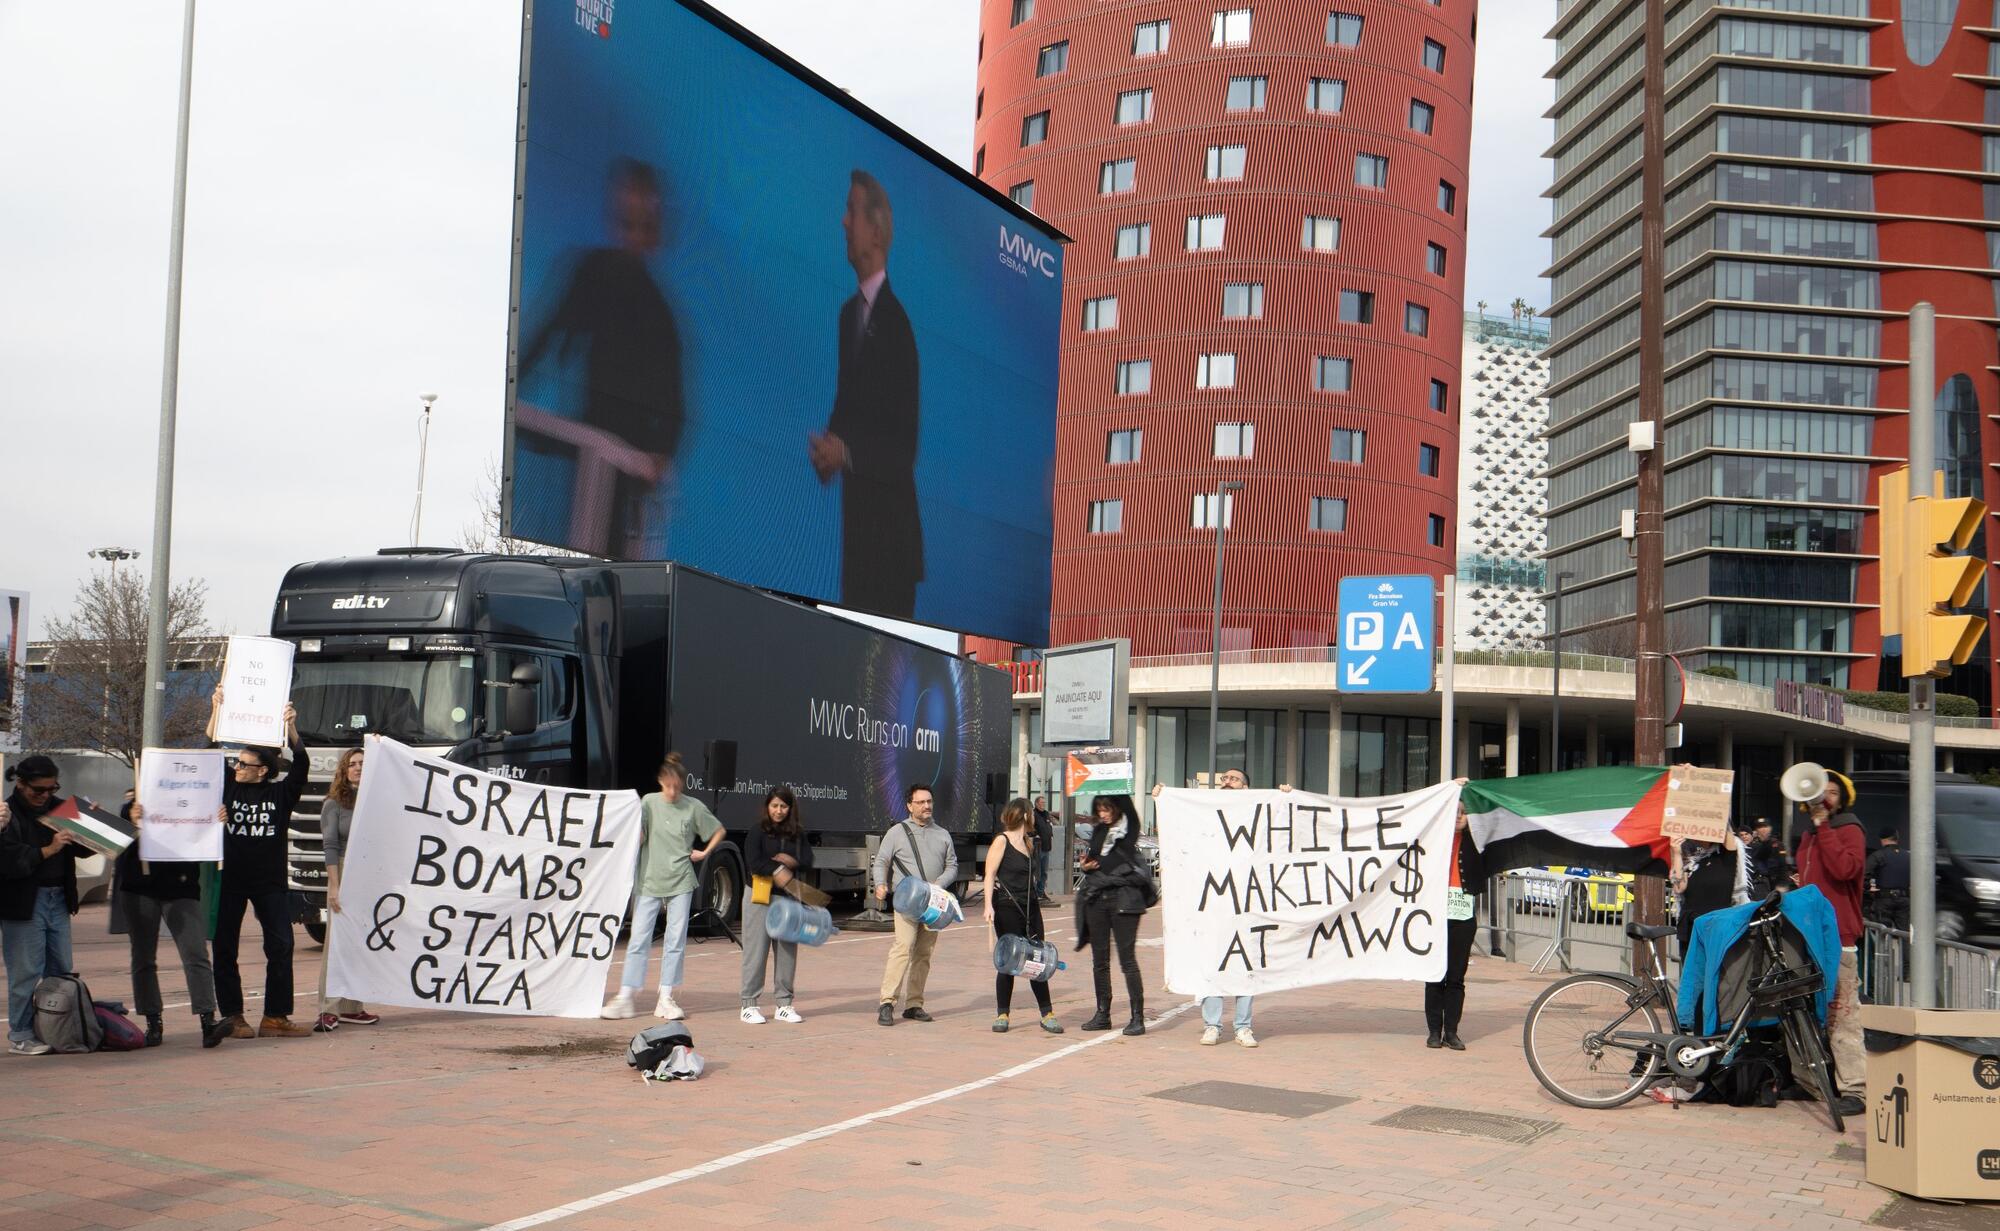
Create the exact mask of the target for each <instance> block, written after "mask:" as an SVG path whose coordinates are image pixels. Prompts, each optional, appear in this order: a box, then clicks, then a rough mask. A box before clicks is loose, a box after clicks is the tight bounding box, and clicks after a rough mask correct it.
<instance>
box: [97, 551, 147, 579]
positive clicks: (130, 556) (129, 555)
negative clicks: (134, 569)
mask: <svg viewBox="0 0 2000 1231" xmlns="http://www.w3.org/2000/svg"><path fill="white" fill-rule="evenodd" d="M85 554H87V555H88V556H89V557H90V558H91V559H93V560H107V561H109V562H110V564H111V575H112V577H114V578H115V577H117V576H118V565H119V563H120V562H121V561H125V560H137V559H138V558H139V553H138V552H136V551H133V550H132V549H131V548H130V547H93V548H91V549H90V551H88V552H87V553H85Z"/></svg>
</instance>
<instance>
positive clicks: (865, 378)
mask: <svg viewBox="0 0 2000 1231" xmlns="http://www.w3.org/2000/svg"><path fill="white" fill-rule="evenodd" d="M841 225H842V227H843V228H844V229H845V230H846V232H847V263H848V264H849V265H852V266H853V267H854V276H855V279H856V280H857V281H858V282H859V283H860V289H859V290H858V291H856V292H855V294H854V296H853V297H852V298H850V299H848V301H847V302H846V303H844V304H842V305H841V307H840V337H839V356H840V359H839V368H838V372H839V375H838V376H837V378H836V380H835V383H834V394H833V413H832V415H831V416H830V417H828V419H827V421H826V431H825V432H824V433H820V434H810V433H809V434H808V436H807V447H808V451H809V454H810V456H811V459H812V464H813V469H814V470H815V471H816V472H818V474H819V479H820V482H822V483H827V482H831V481H832V479H833V478H834V476H835V475H839V476H841V489H840V515H841V522H842V527H841V560H840V603H841V605H842V606H844V607H853V608H856V609H859V610H863V611H873V612H878V613H880V614H882V615H890V616H900V617H902V618H903V619H906V620H907V619H909V618H911V617H912V616H913V615H914V614H915V613H916V605H917V582H919V581H921V580H923V576H924V530H923V524H922V522H921V521H920V520H919V517H918V513H917V481H916V465H917V339H916V334H915V332H914V331H913V330H912V329H911V328H910V318H909V315H908V313H906V312H904V311H903V305H902V303H901V302H900V301H899V300H897V298H896V295H895V292H894V291H892V290H890V289H889V269H888V266H889V244H890V242H891V240H892V238H893V237H894V232H895V221H894V217H893V216H892V214H891V212H890V209H889V194H888V193H887V192H886V191H885V190H884V189H883V187H882V184H881V182H880V181H878V180H877V179H876V178H875V177H874V176H872V175H870V174H868V172H866V171H856V172H854V173H853V175H852V176H851V177H850V184H849V187H848V190H847V214H846V217H845V218H843V219H842V221H841Z"/></svg>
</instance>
